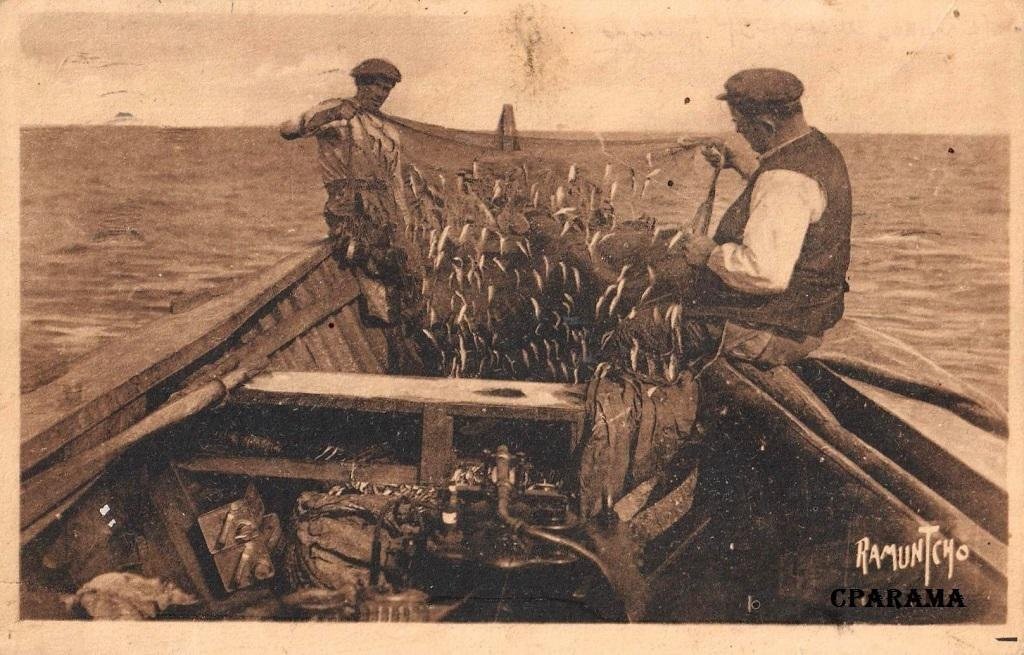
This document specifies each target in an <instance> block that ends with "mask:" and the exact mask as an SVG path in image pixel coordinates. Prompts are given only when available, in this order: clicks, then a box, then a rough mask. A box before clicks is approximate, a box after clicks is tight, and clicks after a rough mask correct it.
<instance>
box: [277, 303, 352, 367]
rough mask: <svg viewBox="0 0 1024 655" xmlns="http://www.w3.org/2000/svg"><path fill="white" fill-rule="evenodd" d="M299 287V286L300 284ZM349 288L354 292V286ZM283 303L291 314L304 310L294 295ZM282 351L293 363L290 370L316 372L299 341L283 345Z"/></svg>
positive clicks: (312, 362) (313, 364) (309, 356)
mask: <svg viewBox="0 0 1024 655" xmlns="http://www.w3.org/2000/svg"><path fill="white" fill-rule="evenodd" d="M299 286H301V284H300V285H299ZM350 288H351V289H352V291H353V292H354V291H355V285H354V284H352V285H350ZM347 293H348V292H346V294H347ZM284 303H286V304H287V305H288V306H289V307H290V308H291V310H292V313H293V314H298V313H299V312H300V311H301V310H302V309H304V307H303V305H302V304H301V303H300V302H299V299H298V298H297V297H296V294H294V293H293V294H291V295H289V296H288V297H287V298H285V299H284ZM282 350H285V351H287V352H288V356H289V357H290V358H291V360H293V361H294V362H295V368H294V369H292V370H295V371H314V370H316V364H315V362H314V361H313V356H312V355H310V354H309V350H308V349H307V348H306V346H305V345H303V343H302V342H301V341H300V340H298V339H294V340H292V341H291V342H289V343H288V344H287V345H285V346H284V348H283V349H282Z"/></svg>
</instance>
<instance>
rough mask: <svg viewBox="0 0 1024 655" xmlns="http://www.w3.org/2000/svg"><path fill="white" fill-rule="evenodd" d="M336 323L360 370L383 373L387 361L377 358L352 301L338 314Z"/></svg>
mask: <svg viewBox="0 0 1024 655" xmlns="http://www.w3.org/2000/svg"><path fill="white" fill-rule="evenodd" d="M338 325H339V326H340V328H341V330H342V333H343V334H344V336H345V340H346V341H347V342H348V344H349V347H350V348H351V349H352V353H353V354H354V355H355V358H356V361H357V362H359V368H360V370H361V371H365V372H367V373H383V372H385V371H386V370H387V361H382V360H381V359H378V356H377V353H376V352H374V350H373V346H372V345H371V344H370V342H369V341H368V340H367V338H366V330H367V327H366V326H365V325H363V319H362V318H361V317H360V316H359V308H358V307H357V306H356V305H355V303H352V304H351V305H348V306H346V307H345V308H344V309H342V310H341V312H340V313H339V315H338Z"/></svg>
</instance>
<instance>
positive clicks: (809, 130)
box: [682, 68, 851, 368]
mask: <svg viewBox="0 0 1024 655" xmlns="http://www.w3.org/2000/svg"><path fill="white" fill-rule="evenodd" d="M803 90H804V87H803V84H802V83H801V82H800V80H799V79H797V77H796V76H795V75H793V74H792V73H788V72H786V71H782V70H777V69H773V68H757V69H750V70H743V71H740V72H738V73H736V74H735V75H733V76H732V77H730V78H729V79H728V80H727V81H726V83H725V93H723V94H721V95H719V96H718V99H719V100H725V101H726V102H727V103H728V106H729V111H730V113H731V114H732V120H733V123H734V124H735V126H736V131H737V132H739V134H740V135H742V136H743V138H744V139H745V140H746V141H747V142H748V143H749V144H750V146H751V148H752V149H753V150H754V152H756V153H758V163H757V165H756V167H752V166H750V165H748V164H746V163H745V162H744V161H743V157H742V155H741V153H739V152H738V151H736V150H735V149H733V148H732V147H730V146H728V145H726V144H724V143H721V142H719V143H716V144H714V145H709V146H705V148H704V156H705V157H706V158H707V159H708V160H709V162H711V163H712V164H719V163H721V164H722V165H724V167H726V168H732V169H734V170H735V171H736V172H737V173H739V175H740V176H741V177H743V178H744V179H745V180H747V185H746V188H745V189H744V190H743V192H742V193H741V194H740V196H739V197H738V198H737V199H736V201H735V202H733V204H732V206H730V207H729V209H728V210H727V211H726V212H725V214H724V216H723V217H722V219H721V221H720V222H719V224H718V228H717V230H716V231H715V234H714V236H713V237H709V236H707V235H703V234H689V235H687V237H686V238H685V239H684V240H683V243H682V246H683V252H684V255H685V257H686V260H687V261H688V262H689V263H690V264H691V265H692V266H694V267H696V268H697V276H696V280H695V285H694V290H693V295H692V297H691V299H690V303H689V306H688V308H687V309H686V310H685V312H684V314H685V315H686V316H687V317H700V318H701V319H702V320H700V321H699V323H700V325H701V326H702V327H703V328H704V331H705V332H704V335H705V337H706V339H707V342H706V343H705V344H704V345H705V347H710V348H712V349H713V350H715V351H716V352H719V353H722V354H724V355H726V356H728V357H731V358H734V359H739V360H744V361H749V362H752V363H754V364H757V365H759V366H762V367H765V368H767V367H771V366H777V365H782V364H789V363H792V362H795V361H797V360H799V359H802V358H803V357H804V356H806V355H807V354H808V353H810V352H811V351H813V350H814V349H815V348H817V347H818V346H819V345H820V344H821V338H822V335H823V333H824V332H825V330H827V329H828V328H830V327H832V326H833V325H835V324H836V322H838V321H839V319H840V318H841V317H842V315H843V307H844V305H843V294H844V293H845V292H846V291H847V290H848V286H847V284H846V272H847V269H848V267H849V264H850V223H851V193H850V178H849V175H848V174H847V170H846V163H845V161H844V160H843V155H842V154H841V153H840V152H839V149H838V148H836V146H835V145H833V144H832V142H831V141H829V140H828V138H827V137H826V136H825V135H824V134H822V133H821V132H819V131H818V130H816V129H815V128H813V127H810V126H809V125H808V124H807V122H806V120H805V119H804V115H803V108H802V106H801V103H800V97H801V95H802V94H803ZM722 157H724V161H720V160H719V158H722ZM699 332H700V331H699V330H698V333H699ZM711 344H714V345H711Z"/></svg>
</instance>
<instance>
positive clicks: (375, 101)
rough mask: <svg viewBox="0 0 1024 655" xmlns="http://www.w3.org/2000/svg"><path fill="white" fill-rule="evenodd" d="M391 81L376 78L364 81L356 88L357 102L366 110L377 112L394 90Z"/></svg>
mask: <svg viewBox="0 0 1024 655" xmlns="http://www.w3.org/2000/svg"><path fill="white" fill-rule="evenodd" d="M394 86H395V85H394V83H393V82H391V80H387V79H384V78H379V77H378V78H374V79H373V80H367V81H364V82H363V83H361V84H358V85H357V86H356V100H358V101H359V104H360V105H362V106H363V107H364V108H366V109H370V110H373V111H377V110H379V109H380V108H381V106H382V105H383V104H384V101H385V100H387V99H388V95H389V94H390V93H391V89H393V88H394Z"/></svg>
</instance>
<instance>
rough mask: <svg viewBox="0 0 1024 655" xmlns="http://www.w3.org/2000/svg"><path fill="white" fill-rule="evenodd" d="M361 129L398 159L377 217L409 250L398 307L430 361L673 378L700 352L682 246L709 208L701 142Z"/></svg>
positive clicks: (569, 377) (503, 369)
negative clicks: (509, 146) (685, 313)
mask: <svg viewBox="0 0 1024 655" xmlns="http://www.w3.org/2000/svg"><path fill="white" fill-rule="evenodd" d="M358 120H359V119H358V118H357V119H353V122H355V121H358ZM363 134H364V137H363V139H364V140H363V142H362V143H363V145H362V146H361V148H362V151H363V152H364V153H365V152H369V153H374V152H376V153H379V156H380V157H381V158H382V159H383V160H384V161H385V162H386V165H385V166H384V167H383V170H385V171H386V175H387V177H388V185H387V186H388V191H387V194H386V195H387V196H388V197H387V198H386V199H384V200H378V201H377V202H376V203H375V204H376V206H380V205H386V210H384V211H378V212H376V213H375V218H376V219H378V220H380V219H381V217H384V219H385V220H387V221H391V223H392V226H393V229H392V230H391V233H393V234H394V235H395V236H394V238H393V239H392V241H391V247H390V250H389V248H388V247H384V248H383V250H384V251H388V252H391V251H394V250H398V249H400V250H403V251H407V255H406V256H405V257H404V258H403V260H402V261H403V264H404V270H406V271H409V273H408V274H407V275H406V276H405V277H404V280H403V285H402V289H403V291H402V302H403V303H404V307H403V311H402V315H403V317H404V319H405V320H404V324H405V329H406V331H407V336H408V337H409V338H411V339H413V340H415V341H416V342H417V343H418V345H419V351H420V354H421V357H422V360H423V368H424V369H425V371H426V372H427V373H430V374H435V375H443V376H450V377H479V378H492V379H514V380H533V381H552V382H572V383H584V382H586V381H587V380H589V379H591V378H592V377H593V375H594V372H595V370H596V369H597V367H598V365H599V364H601V363H602V362H603V363H605V364H608V365H610V366H611V367H613V368H614V369H616V370H617V371H622V372H625V373H628V374H630V375H637V376H641V377H642V378H643V379H645V380H648V381H651V382H659V383H663V384H673V383H675V382H677V381H679V380H680V376H681V375H682V374H683V373H684V372H685V371H686V370H687V368H688V367H689V366H691V364H692V362H693V360H694V356H693V353H694V352H696V350H695V349H694V348H692V347H688V345H687V344H688V343H689V341H690V339H689V336H688V335H687V333H686V330H685V328H684V325H683V321H682V320H681V318H682V317H681V309H682V305H681V304H680V302H681V299H682V297H683V295H684V294H685V292H686V290H687V289H688V288H689V282H690V278H691V275H692V274H691V270H690V268H689V267H688V266H687V264H686V263H685V261H684V259H683V257H682V255H681V253H680V251H679V249H678V248H675V249H673V247H674V246H675V245H676V243H677V242H678V240H679V238H678V237H679V235H680V233H681V231H685V230H688V229H689V226H690V223H691V221H692V220H693V217H694V215H695V214H697V215H698V220H701V218H700V216H701V215H705V216H706V215H707V214H709V213H710V211H709V207H708V206H707V202H706V201H707V200H708V198H707V186H706V185H707V181H708V176H709V175H710V174H711V171H710V169H709V168H708V167H707V166H706V165H704V164H703V160H701V161H700V163H698V162H696V161H695V158H694V156H693V151H692V150H680V149H679V148H678V147H677V146H676V145H675V143H674V142H673V141H669V140H663V141H646V142H625V141H615V142H609V141H603V140H600V139H597V138H593V139H578V140H553V139H531V138H520V139H519V143H520V145H521V147H522V149H521V150H520V151H516V152H502V151H499V150H497V149H496V148H495V147H493V146H492V144H491V141H496V137H492V136H490V135H481V134H476V133H464V132H457V131H453V130H445V129H443V128H438V127H434V126H427V125H423V124H419V123H413V122H410V121H405V120H398V119H388V120H386V121H384V126H383V127H382V128H379V129H373V128H372V126H371V127H369V128H367V129H365V130H363ZM375 135H380V136H379V137H378V136H375ZM399 142H400V146H397V144H398V143H399ZM701 203H704V205H705V206H704V207H701V206H700V205H701ZM378 243H379V245H382V246H384V245H385V244H381V243H380V242H378ZM349 253H350V254H352V253H353V249H352V248H349ZM376 259H381V260H382V259H384V258H383V257H382V256H380V255H378V256H377V258H376ZM410 278H415V280H416V281H417V282H418V285H417V289H416V290H415V291H413V290H412V289H410V288H409V287H410V286H411V282H410V281H409V279H410ZM648 309H650V310H653V311H649V312H648V314H646V315H644V312H645V311H646V310H648ZM691 345H692V344H691Z"/></svg>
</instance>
